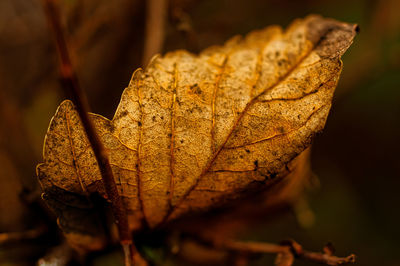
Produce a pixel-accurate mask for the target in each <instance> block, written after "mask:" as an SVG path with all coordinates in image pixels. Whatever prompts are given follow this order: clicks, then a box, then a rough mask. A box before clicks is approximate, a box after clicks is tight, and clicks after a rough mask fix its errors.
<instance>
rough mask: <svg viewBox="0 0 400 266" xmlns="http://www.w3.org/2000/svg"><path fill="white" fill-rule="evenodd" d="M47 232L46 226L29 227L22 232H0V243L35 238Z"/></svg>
mask: <svg viewBox="0 0 400 266" xmlns="http://www.w3.org/2000/svg"><path fill="white" fill-rule="evenodd" d="M46 232H47V228H46V227H45V226H39V227H37V228H33V229H29V230H26V231H21V232H6V233H0V245H4V244H8V243H10V242H16V241H22V240H29V239H35V238H38V237H39V236H41V235H43V234H44V233H46Z"/></svg>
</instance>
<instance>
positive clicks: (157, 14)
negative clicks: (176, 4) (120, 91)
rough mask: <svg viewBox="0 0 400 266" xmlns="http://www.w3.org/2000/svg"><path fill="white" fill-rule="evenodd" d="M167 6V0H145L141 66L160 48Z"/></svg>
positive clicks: (162, 41) (159, 50)
mask: <svg viewBox="0 0 400 266" xmlns="http://www.w3.org/2000/svg"><path fill="white" fill-rule="evenodd" d="M167 8H168V0H147V1H146V33H145V41H144V51H143V59H142V64H143V66H145V65H147V64H148V63H149V61H150V59H151V58H152V57H153V56H154V55H155V54H157V53H160V52H161V50H162V47H163V44H164V37H165V34H164V32H165V21H166V16H167V11H166V10H167Z"/></svg>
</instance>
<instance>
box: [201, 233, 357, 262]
mask: <svg viewBox="0 0 400 266" xmlns="http://www.w3.org/2000/svg"><path fill="white" fill-rule="evenodd" d="M197 237H198V236H197ZM200 241H201V242H204V243H206V244H209V245H211V246H213V247H214V248H217V249H222V250H227V251H232V252H240V253H245V254H246V253H247V254H263V253H269V254H277V258H276V260H275V265H277V266H290V265H292V264H293V261H294V258H299V259H303V260H307V261H312V262H316V263H321V264H326V265H332V266H334V265H343V264H349V263H354V262H355V259H356V256H355V255H354V254H351V255H349V256H347V257H336V256H334V255H333V248H332V247H331V246H329V247H325V248H324V252H323V253H322V252H312V251H307V250H304V249H303V248H302V246H301V245H300V244H298V243H297V242H295V241H293V240H291V241H286V242H284V243H282V244H281V245H278V244H270V243H262V242H242V241H236V240H229V239H212V240H211V239H205V238H200Z"/></svg>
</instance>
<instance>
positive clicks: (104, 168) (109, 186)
mask: <svg viewBox="0 0 400 266" xmlns="http://www.w3.org/2000/svg"><path fill="white" fill-rule="evenodd" d="M44 8H45V13H46V17H47V19H48V21H49V24H50V26H51V28H52V30H53V33H54V37H55V43H56V46H57V51H58V55H59V58H60V65H59V67H60V72H61V81H62V85H63V88H64V89H65V90H66V92H69V94H70V96H71V100H72V101H73V103H74V104H75V106H76V109H77V111H78V114H79V117H80V119H81V121H82V124H83V127H84V129H85V132H86V135H87V137H88V140H89V142H90V145H91V147H92V149H93V152H94V154H95V157H96V160H97V163H98V165H99V168H100V173H101V177H102V179H103V183H104V187H105V189H106V193H107V197H108V199H109V200H110V201H111V206H112V211H113V215H114V219H115V223H116V225H117V227H118V232H119V238H120V242H121V244H122V246H123V247H124V253H125V256H126V258H127V260H126V265H131V261H132V259H131V258H132V256H133V254H131V250H132V249H131V246H133V245H132V244H133V241H132V235H131V233H130V231H129V226H128V218H127V215H126V210H125V207H124V205H123V203H122V199H121V197H120V196H119V194H118V190H117V186H116V184H115V181H114V176H113V173H112V170H111V166H110V162H109V159H108V154H107V152H106V150H105V148H104V146H103V144H102V142H101V140H100V138H99V136H98V134H97V133H96V130H95V128H94V126H93V123H92V121H91V120H90V119H89V116H88V112H89V110H90V108H89V104H88V101H87V98H86V95H85V93H84V92H83V91H82V89H81V87H80V86H79V82H78V79H77V76H76V74H75V72H74V69H73V67H72V63H71V60H70V55H69V51H68V47H67V43H66V41H65V38H64V34H63V30H62V26H61V22H60V14H59V10H58V7H57V5H56V0H44Z"/></svg>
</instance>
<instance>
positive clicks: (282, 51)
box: [37, 16, 356, 249]
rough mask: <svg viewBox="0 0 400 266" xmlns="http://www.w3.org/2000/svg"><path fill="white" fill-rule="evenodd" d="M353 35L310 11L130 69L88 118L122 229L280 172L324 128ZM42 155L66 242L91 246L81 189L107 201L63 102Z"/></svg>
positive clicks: (49, 197) (234, 194)
mask: <svg viewBox="0 0 400 266" xmlns="http://www.w3.org/2000/svg"><path fill="white" fill-rule="evenodd" d="M355 32H356V26H355V25H351V24H346V23H341V22H337V21H335V20H332V19H324V18H322V17H320V16H309V17H307V18H305V19H302V20H296V21H295V22H293V23H292V24H291V25H290V26H289V28H288V29H287V30H286V31H282V29H281V28H280V27H277V26H271V27H268V28H266V29H263V30H260V31H254V32H252V33H250V34H249V35H247V36H246V37H245V38H244V39H241V38H233V39H231V40H230V41H228V42H227V43H226V44H225V45H224V46H222V47H211V48H209V49H206V50H205V51H203V52H202V53H201V54H200V55H193V54H190V53H188V52H186V51H176V52H172V53H168V54H166V55H165V56H164V57H155V58H154V59H153V60H152V61H151V63H150V64H149V65H148V67H147V68H146V69H145V70H144V71H142V70H137V71H136V72H135V73H134V75H133V77H132V80H131V82H130V84H129V86H128V88H127V89H126V90H125V91H124V93H123V95H122V99H121V102H120V104H119V106H118V109H117V111H116V113H115V116H114V118H113V119H112V120H108V119H106V118H104V117H102V116H99V115H95V114H91V118H92V120H93V122H94V124H95V126H96V128H97V130H98V133H99V134H100V135H101V139H102V141H103V143H104V146H105V147H106V149H107V151H108V153H109V157H110V161H111V165H112V169H113V173H114V176H115V179H116V180H115V182H116V184H117V186H118V188H119V192H120V195H121V196H122V198H123V201H124V204H125V206H126V209H127V210H128V212H129V213H128V214H129V218H130V226H131V228H132V229H133V228H135V227H136V228H140V227H141V226H143V224H144V223H147V224H148V225H149V226H150V227H152V228H153V227H155V226H158V225H160V224H162V223H163V222H166V221H170V220H172V219H174V218H177V217H179V216H181V215H183V214H186V213H188V212H191V211H199V210H206V209H210V208H213V207H215V206H217V205H220V204H223V203H224V202H227V201H228V200H232V199H234V198H239V197H241V196H242V195H243V194H248V191H252V190H254V189H261V188H265V187H268V186H271V185H272V184H275V183H276V180H281V179H282V178H284V177H285V176H287V174H288V172H289V171H288V167H287V166H288V164H289V163H290V162H291V161H292V160H293V159H294V158H295V157H296V156H297V155H299V154H300V153H301V152H302V151H303V150H305V149H306V148H307V147H308V146H309V145H310V142H311V140H312V139H313V136H314V135H315V134H316V133H318V132H320V131H321V130H322V129H323V127H324V124H325V121H326V118H327V115H328V112H329V109H330V107H331V100H332V96H333V92H334V89H335V87H336V84H337V82H338V78H339V75H340V71H341V69H342V62H341V60H340V57H341V56H342V54H343V53H344V52H345V51H346V50H347V48H348V47H349V46H350V44H351V43H352V40H353V37H354V36H355ZM43 157H44V163H42V164H40V165H39V166H38V168H37V172H38V176H39V179H40V182H41V184H42V187H43V190H44V199H45V200H46V201H47V202H48V204H49V205H50V206H51V207H52V208H53V209H54V210H55V211H57V215H58V218H59V224H60V226H61V228H62V229H63V230H64V232H65V233H66V235H67V237H68V238H69V240H70V241H71V242H73V243H75V245H78V246H81V247H84V248H89V249H90V248H97V246H96V245H95V246H90V245H89V243H92V242H93V238H94V237H95V238H99V237H100V236H101V233H99V232H100V231H101V226H100V225H99V224H98V223H99V219H97V218H96V216H95V212H94V210H93V209H92V205H91V203H90V199H89V195H91V194H93V193H96V192H98V193H100V194H101V195H102V196H103V197H106V196H105V193H104V188H103V185H102V183H101V176H100V173H99V169H98V166H97V163H96V160H95V157H94V154H93V151H92V149H91V147H90V145H89V142H88V140H87V137H86V134H85V132H84V129H83V127H82V125H81V122H80V120H79V116H78V114H77V112H76V110H75V108H74V106H73V104H72V103H71V102H70V101H64V102H63V103H62V104H61V105H60V107H59V108H58V110H57V112H56V114H55V116H54V117H53V119H52V121H51V123H50V126H49V129H48V132H47V134H46V138H45V145H44V154H43ZM96 243H100V242H99V241H97V242H96ZM97 245H100V244H97Z"/></svg>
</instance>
